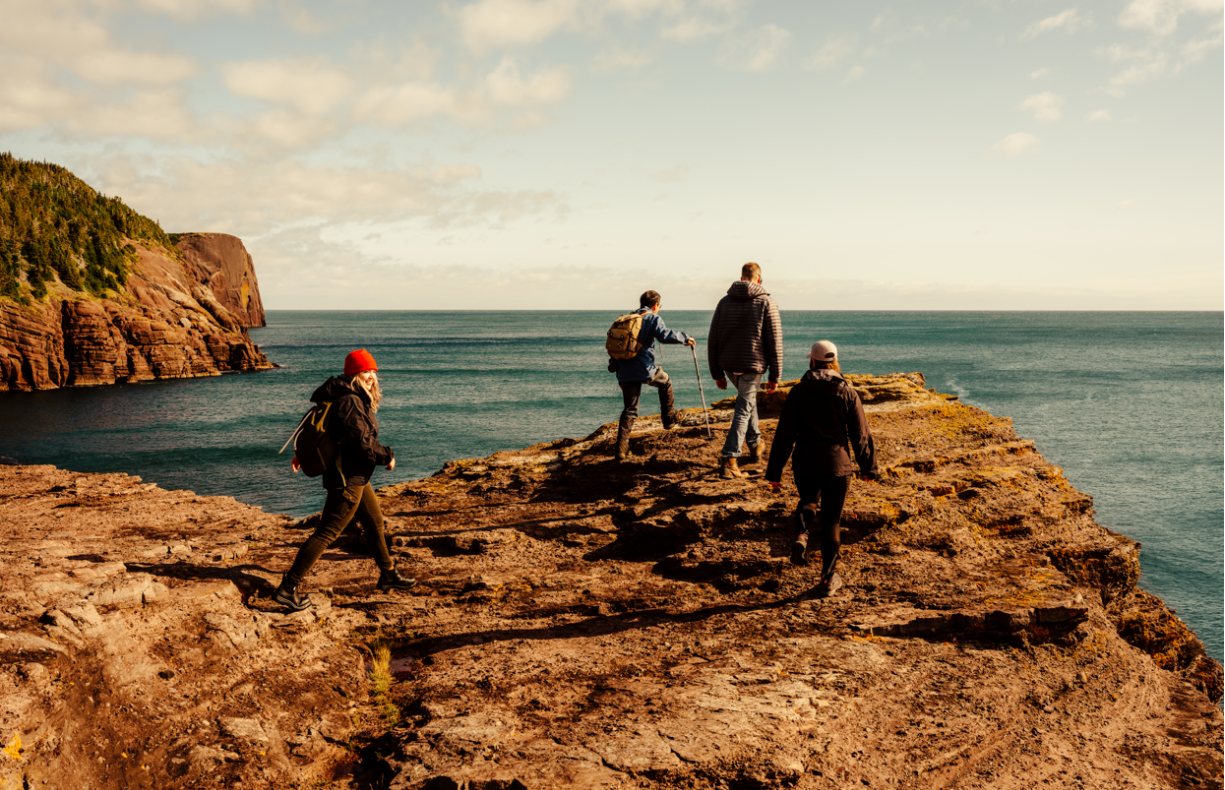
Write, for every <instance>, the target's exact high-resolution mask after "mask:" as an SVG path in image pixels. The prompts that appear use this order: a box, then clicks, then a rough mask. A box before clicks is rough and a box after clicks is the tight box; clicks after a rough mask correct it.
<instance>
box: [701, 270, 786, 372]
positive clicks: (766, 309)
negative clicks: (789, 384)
mask: <svg viewBox="0 0 1225 790" xmlns="http://www.w3.org/2000/svg"><path fill="white" fill-rule="evenodd" d="M706 362H707V364H708V365H709V367H710V375H711V377H712V378H715V379H723V378H727V376H726V375H725V373H765V372H766V371H767V370H769V371H770V377H769V379H768V380H769V381H778V377H779V376H780V375H782V371H783V321H782V319H781V318H780V317H779V315H778V305H776V304H775V303H774V300H773V299H771V298H770V294H769V293H767V292H766V289H765V288H762V287H761V286H760V285H758V284H757V283H750V282H748V281H747V280H737V281H736V282H734V283H732V286H731V287H730V288H728V289H727V296H725V297H723V298H722V299H720V300H719V304H718V306H717V307H715V314H714V315H713V316H712V317H711V319H710V334H709V335H708V336H707V338H706Z"/></svg>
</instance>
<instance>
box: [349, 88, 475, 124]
mask: <svg viewBox="0 0 1225 790" xmlns="http://www.w3.org/2000/svg"><path fill="white" fill-rule="evenodd" d="M458 103H459V102H458V100H457V98H456V94H455V91H454V90H452V89H450V88H444V87H442V86H440V85H436V84H433V83H418V82H406V83H402V84H400V85H376V86H373V87H371V88H370V89H368V90H367V91H366V92H365V93H364V94H363V95H362V96H360V97H359V98H358V99H357V101H356V102H355V104H354V107H353V118H354V120H357V121H359V122H362V121H371V122H374V123H378V124H382V125H384V126H404V125H407V124H411V123H413V122H415V121H418V120H421V119H423V118H430V117H433V116H435V115H451V116H454V115H455V114H456V107H457V105H458Z"/></svg>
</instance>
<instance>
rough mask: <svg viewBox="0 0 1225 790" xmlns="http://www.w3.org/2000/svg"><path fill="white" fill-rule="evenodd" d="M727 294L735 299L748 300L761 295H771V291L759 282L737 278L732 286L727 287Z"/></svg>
mask: <svg viewBox="0 0 1225 790" xmlns="http://www.w3.org/2000/svg"><path fill="white" fill-rule="evenodd" d="M727 295H728V296H730V297H731V298H733V299H742V300H744V301H748V300H750V299H756V298H757V297H759V296H769V295H770V292H769V291H767V290H766V289H765V288H762V287H761V286H760V285H758V284H757V283H751V282H748V281H747V280H737V281H736V282H734V283H732V287H731V288H728V289H727Z"/></svg>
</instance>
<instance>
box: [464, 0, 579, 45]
mask: <svg viewBox="0 0 1225 790" xmlns="http://www.w3.org/2000/svg"><path fill="white" fill-rule="evenodd" d="M458 17H459V28H460V35H461V37H462V38H463V40H464V43H465V44H467V45H468V48H469V49H471V50H473V51H475V52H487V51H489V50H491V49H497V48H499V47H506V46H522V45H527V44H537V43H539V42H541V41H543V40H545V39H546V38H548V37H549V36H552V35H553V34H554V33H556V32H558V31H559V30H561V29H562V28H564V27H567V26H573V25H575V24H576V23H577V21H578V3H577V2H576V0H537V2H532V0H480V2H476V3H472V4H470V5H466V6H464V7H463V8H461V9H460V10H459V12H458Z"/></svg>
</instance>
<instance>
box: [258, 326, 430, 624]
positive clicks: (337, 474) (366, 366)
mask: <svg viewBox="0 0 1225 790" xmlns="http://www.w3.org/2000/svg"><path fill="white" fill-rule="evenodd" d="M378 369H379V368H378V365H377V364H376V363H375V361H374V357H373V356H371V355H370V352H368V351H366V349H364V348H363V349H359V350H357V351H354V352H353V353H351V354H349V355H348V356H347V357H345V368H344V370H345V372H344V375H343V376H333V377H332V378H330V379H328V380H327V381H325V382H324V383H323V385H322V386H320V387H319V389H317V390H315V393H314V394H313V395H311V401H312V402H314V403H328V402H330V403H332V408H334V409H335V410H336V411H335V418H334V419H333V422H332V427H331V428H330V429H329V430H333V431H335V433H334V434H333V437H334V439H335V441H336V445H337V447H338V454H339V460H338V462H337V463H336V464H335V465H334V466H332V467H331V468H330V469H328V470H327V471H325V472H324V473H323V487H324V488H325V489H327V492H328V493H327V499H326V501H325V502H324V504H323V513H322V514H320V518H319V526H318V527H317V528H316V529H315V532H314V534H313V535H311V536H310V537H309V538H307V539H306V542H305V543H303V544H302V548H300V549H298V556H297V557H296V558H295V559H294V563H293V567H292V568H290V569H289V573H286V574H285V576H284V577H283V578H282V579H281V585H280V586H279V587H277V589H276V592H275V593H273V595H272V600H274V601H276V602H277V603H279V604H282V605H283V606H287V607H289V608H290V609H291V610H293V611H295V612H299V611H301V610H303V609H306V608H308V607H309V606H310V605H311V600H310V597H309V596H306V595H298V585H299V584H301V583H302V579H303V578H305V577H306V574H307V573H308V572H310V569H311V567H312V566H313V565H314V564H315V561H316V560H318V559H319V557H320V555H322V554H323V552H325V551H327V549H328V547H329V546H331V545H332V543H333V542H335V540H336V539H337V538H338V537H340V533H342V532H344V530H345V527H347V526H349V522H351V521H352V520H353V519H355V518H356V519H357V523H359V524H361V526H362V532H363V533H364V534H365V536H366V544H367V545H368V546H369V547H370V553H371V555H372V556H373V557H374V561H375V563H376V564H377V565H378V566H379V580H378V583H377V584H376V586H377V587H378V589H380V590H382V591H384V592H387V591H390V590H407V589H409V588H411V587H412V586H413V585H415V584H416V583H417V581H416V579H412V578H407V577H404V576H401V575H400V574H399V573H397V572H396V569H395V565H394V564H393V563H392V560H391V553H390V552H389V551H388V550H387V538H386V536H385V535H384V534H383V512H382V511H381V510H380V509H379V500H378V497H377V496H375V494H374V488H373V487H371V485H370V477H371V476H372V475H373V474H374V467H375V466H385V467H387V470H388V471H391V470H392V469H395V468H396V456H395V453H393V452H392V451H391V448H390V447H387V446H386V445H383V444H380V443H379V438H378V437H379V423H378V420H376V419H375V417H374V413H375V412H377V411H378V410H379V401H380V400H382V393H381V391H380V390H379V379H378V373H377V372H376V371H377V370H378ZM292 466H293V469H294V471H295V472H296V471H298V469H299V466H298V459H297V457H295V458H294V459H293V463H292Z"/></svg>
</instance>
